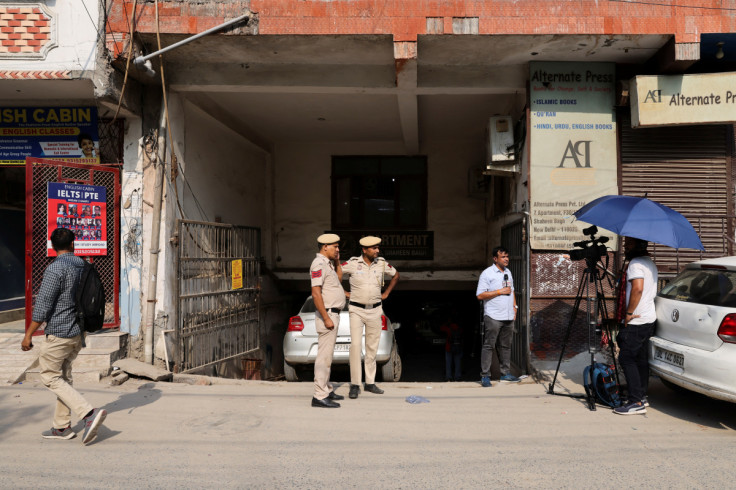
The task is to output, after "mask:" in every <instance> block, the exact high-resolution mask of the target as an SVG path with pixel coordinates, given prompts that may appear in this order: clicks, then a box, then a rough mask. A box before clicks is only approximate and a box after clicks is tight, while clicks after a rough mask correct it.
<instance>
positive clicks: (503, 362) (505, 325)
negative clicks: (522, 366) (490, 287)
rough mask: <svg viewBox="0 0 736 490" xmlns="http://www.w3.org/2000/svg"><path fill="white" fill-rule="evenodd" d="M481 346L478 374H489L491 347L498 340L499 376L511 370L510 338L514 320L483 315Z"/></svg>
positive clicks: (491, 357) (491, 359) (512, 334)
mask: <svg viewBox="0 0 736 490" xmlns="http://www.w3.org/2000/svg"><path fill="white" fill-rule="evenodd" d="M483 328H484V330H483V347H482V348H481V351H480V375H481V376H490V375H491V362H492V361H493V347H494V346H495V345H496V340H498V365H499V367H500V369H501V376H503V375H504V374H509V373H510V372H511V340H512V339H513V336H514V321H513V320H507V321H499V320H494V319H493V318H491V317H489V316H484V317H483Z"/></svg>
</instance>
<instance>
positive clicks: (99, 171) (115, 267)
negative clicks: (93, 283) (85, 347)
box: [25, 158, 120, 328]
mask: <svg viewBox="0 0 736 490" xmlns="http://www.w3.org/2000/svg"><path fill="white" fill-rule="evenodd" d="M49 182H64V183H73V184H85V185H96V186H103V187H105V188H106V189H107V216H106V220H107V222H106V225H107V255H104V256H95V257H90V261H91V262H94V264H95V267H96V268H97V271H98V272H99V273H100V277H101V278H102V283H103V284H104V286H105V300H106V306H105V323H104V327H106V328H112V327H118V326H120V312H119V299H120V239H119V233H120V228H119V224H120V170H118V169H117V168H110V167H105V166H101V165H84V164H77V163H67V162H55V161H51V160H44V159H40V158H27V159H26V261H25V262H26V274H25V276H26V287H25V292H26V294H25V295H26V328H28V326H29V325H30V324H31V314H30V312H31V311H32V308H33V304H34V302H35V298H36V295H37V294H38V290H39V288H40V287H41V279H42V278H43V273H44V271H45V270H46V267H47V266H48V265H49V264H50V263H51V262H53V260H54V257H47V256H46V246H47V240H48V237H49V235H48V224H47V223H48V207H47V184H48V183H49Z"/></svg>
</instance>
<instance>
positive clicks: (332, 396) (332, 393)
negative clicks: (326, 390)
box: [327, 391, 345, 400]
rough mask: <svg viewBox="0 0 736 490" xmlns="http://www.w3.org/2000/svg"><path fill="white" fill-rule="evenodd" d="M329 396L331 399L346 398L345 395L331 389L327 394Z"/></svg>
mask: <svg viewBox="0 0 736 490" xmlns="http://www.w3.org/2000/svg"><path fill="white" fill-rule="evenodd" d="M327 398H329V399H330V400H344V399H345V397H344V396H342V395H338V394H337V393H335V392H334V391H331V392H330V394H329V395H327Z"/></svg>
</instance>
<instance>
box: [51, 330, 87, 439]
mask: <svg viewBox="0 0 736 490" xmlns="http://www.w3.org/2000/svg"><path fill="white" fill-rule="evenodd" d="M80 350H82V336H81V335H77V336H76V337H72V338H71V339H64V338H61V337H55V336H53V335H48V336H47V337H46V341H45V342H43V343H42V344H41V352H40V353H39V355H38V365H39V367H40V368H41V381H42V382H43V384H44V386H45V387H46V388H48V389H50V390H51V391H53V392H54V394H55V395H56V410H54V428H55V429H63V428H65V427H69V426H70V425H71V421H72V417H71V412H72V411H73V412H74V413H75V414H76V415H77V417H78V418H79V419H81V418H83V417H84V416H85V415H87V413H89V411H90V410H92V409H93V408H94V407H92V405H90V404H89V402H87V400H85V399H84V397H83V396H82V395H80V394H79V392H78V391H77V390H75V389H74V388H72V362H74V359H76V357H77V354H79V351H80Z"/></svg>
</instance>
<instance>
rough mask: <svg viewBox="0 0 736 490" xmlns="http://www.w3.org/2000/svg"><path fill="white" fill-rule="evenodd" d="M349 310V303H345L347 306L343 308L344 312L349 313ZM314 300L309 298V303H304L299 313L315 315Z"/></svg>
mask: <svg viewBox="0 0 736 490" xmlns="http://www.w3.org/2000/svg"><path fill="white" fill-rule="evenodd" d="M347 309H348V302H347V301H346V302H345V306H344V307H343V309H342V310H343V311H347ZM314 312H315V308H314V299H312V297H311V296H310V297H309V298H307V301H305V302H304V306H302V309H301V310H300V311H299V313H314Z"/></svg>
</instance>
